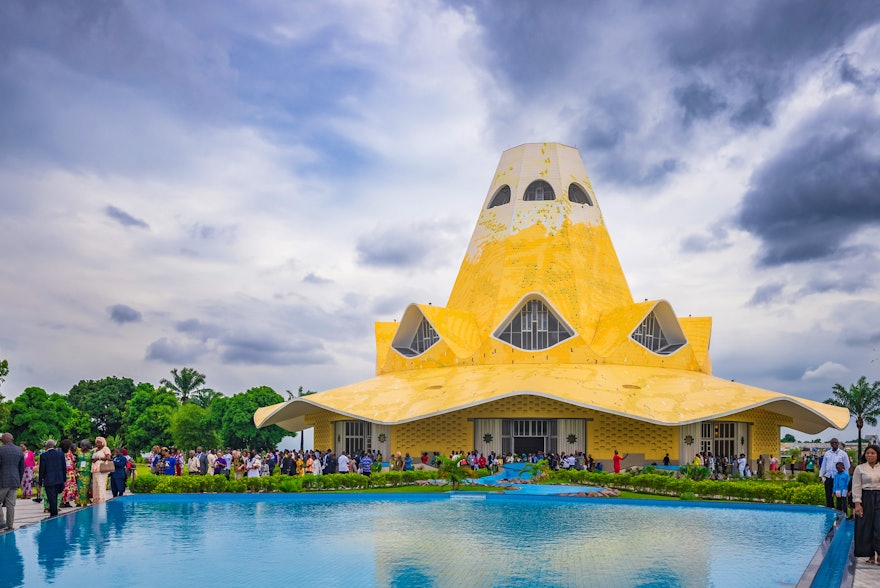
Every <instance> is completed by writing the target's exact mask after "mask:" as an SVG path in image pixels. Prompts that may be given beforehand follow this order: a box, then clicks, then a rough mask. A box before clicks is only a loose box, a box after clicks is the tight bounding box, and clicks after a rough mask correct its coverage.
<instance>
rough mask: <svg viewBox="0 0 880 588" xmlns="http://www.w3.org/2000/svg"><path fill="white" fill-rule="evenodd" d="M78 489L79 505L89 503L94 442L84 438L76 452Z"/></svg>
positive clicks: (77, 500)
mask: <svg viewBox="0 0 880 588" xmlns="http://www.w3.org/2000/svg"><path fill="white" fill-rule="evenodd" d="M76 473H77V478H76V489H77V492H78V494H79V495H78V496H77V499H76V504H77V505H79V506H88V505H89V488H91V486H92V443H91V441H89V440H88V439H83V440H82V442H81V443H80V444H79V453H77V454H76Z"/></svg>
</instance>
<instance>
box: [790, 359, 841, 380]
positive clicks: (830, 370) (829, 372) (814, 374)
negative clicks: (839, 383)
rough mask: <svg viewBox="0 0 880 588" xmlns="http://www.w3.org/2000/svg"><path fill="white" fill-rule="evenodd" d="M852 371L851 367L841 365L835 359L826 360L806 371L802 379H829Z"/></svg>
mask: <svg viewBox="0 0 880 588" xmlns="http://www.w3.org/2000/svg"><path fill="white" fill-rule="evenodd" d="M849 373H850V370H849V368H847V367H846V366H845V365H841V364H839V363H835V362H833V361H826V362H825V363H823V364H822V365H820V366H818V367H817V368H815V369H809V370H807V371H805V372H804V375H803V376H801V379H802V380H828V379H833V378H838V377H840V376H845V375H847V374H849Z"/></svg>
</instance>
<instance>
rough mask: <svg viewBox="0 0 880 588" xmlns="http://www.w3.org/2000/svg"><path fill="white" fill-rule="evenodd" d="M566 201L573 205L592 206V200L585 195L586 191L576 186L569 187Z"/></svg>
mask: <svg viewBox="0 0 880 588" xmlns="http://www.w3.org/2000/svg"><path fill="white" fill-rule="evenodd" d="M568 199H569V200H571V201H572V202H574V203H575V204H589V205H590V206H593V199H592V198H590V195H589V194H587V191H586V190H584V189H583V188H581V187H580V186H578V185H577V184H571V185H569V187H568Z"/></svg>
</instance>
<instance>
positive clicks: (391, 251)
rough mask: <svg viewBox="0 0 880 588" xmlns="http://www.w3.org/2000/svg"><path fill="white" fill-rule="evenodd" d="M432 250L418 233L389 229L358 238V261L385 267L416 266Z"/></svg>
mask: <svg viewBox="0 0 880 588" xmlns="http://www.w3.org/2000/svg"><path fill="white" fill-rule="evenodd" d="M429 251H430V248H429V247H428V243H426V242H425V241H424V240H423V239H420V238H419V236H418V235H413V234H404V233H401V232H400V231H395V230H388V231H385V232H381V233H373V234H370V235H365V236H363V237H361V238H360V239H358V242H357V253H358V261H359V262H360V263H363V264H366V265H374V266H384V267H416V266H419V265H421V264H422V260H423V259H424V258H425V256H426V255H427V254H428V252H429Z"/></svg>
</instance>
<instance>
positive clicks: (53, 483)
mask: <svg viewBox="0 0 880 588" xmlns="http://www.w3.org/2000/svg"><path fill="white" fill-rule="evenodd" d="M66 475H67V468H66V464H65V463H64V454H63V453H61V452H60V451H58V450H57V449H55V441H53V440H52V439H49V440H48V441H46V445H45V451H43V454H42V455H41V456H40V482H41V483H42V485H43V488H44V489H45V490H46V501H47V502H48V503H49V504H48V506H49V517H57V516H58V495H59V494H61V491H62V490H64V479H65V477H66Z"/></svg>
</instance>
